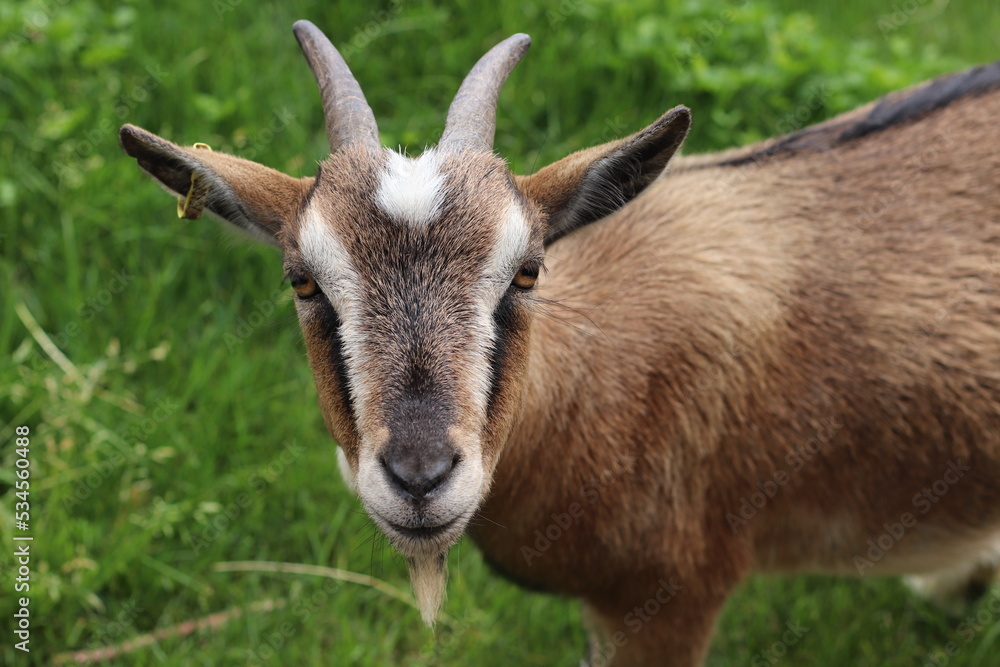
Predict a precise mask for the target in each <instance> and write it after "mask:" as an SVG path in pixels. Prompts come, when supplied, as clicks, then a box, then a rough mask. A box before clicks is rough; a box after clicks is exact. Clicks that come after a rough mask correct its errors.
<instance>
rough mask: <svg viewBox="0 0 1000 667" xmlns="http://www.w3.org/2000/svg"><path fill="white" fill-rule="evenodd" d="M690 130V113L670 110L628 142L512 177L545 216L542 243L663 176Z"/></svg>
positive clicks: (608, 209)
mask: <svg viewBox="0 0 1000 667" xmlns="http://www.w3.org/2000/svg"><path fill="white" fill-rule="evenodd" d="M690 127H691V111H690V110H689V109H688V108H687V107H683V106H678V107H674V108H673V109H671V110H670V111H668V112H667V113H665V114H663V116H661V117H660V118H659V119H658V120H657V121H656V122H655V123H653V124H652V125H650V126H649V127H647V128H646V129H644V130H641V131H639V132H636V133H635V134H633V135H632V136H630V137H626V138H624V139H618V140H617V141H612V142H610V143H606V144H602V145H600V146H595V147H593V148H588V149H586V150H582V151H580V152H578V153H574V154H573V155H570V156H569V157H566V158H563V159H562V160H560V161H559V162H554V163H553V164H550V165H549V166H547V167H545V168H544V169H541V170H540V171H538V172H537V173H535V174H532V175H531V176H521V177H518V178H517V182H518V185H519V186H520V187H521V190H522V191H523V192H524V193H525V194H526V195H527V196H528V198H529V199H532V200H534V201H535V202H537V203H538V204H540V205H541V207H542V208H543V209H544V210H545V211H546V212H547V213H548V216H549V218H548V229H547V231H546V233H545V244H546V245H549V244H550V243H552V242H554V241H556V240H557V239H560V238H562V237H563V236H566V235H567V234H569V233H571V232H573V231H574V230H576V229H579V228H580V227H583V226H584V225H587V224H590V223H591V222H594V221H595V220H600V219H601V218H603V217H605V216H607V215H610V214H612V213H614V212H615V211H617V210H618V209H620V208H621V207H623V206H625V204H627V203H629V202H630V201H632V199H633V198H635V197H636V195H638V194H639V193H640V192H642V191H643V190H645V189H646V187H647V186H648V185H649V184H650V183H652V182H653V181H655V180H656V178H657V177H658V176H659V175H660V174H662V173H663V170H664V169H665V168H666V166H667V163H668V162H669V161H670V158H672V157H673V155H674V153H676V152H677V149H678V148H680V146H681V144H682V143H683V142H684V138H685V137H686V136H687V133H688V129H689V128H690Z"/></svg>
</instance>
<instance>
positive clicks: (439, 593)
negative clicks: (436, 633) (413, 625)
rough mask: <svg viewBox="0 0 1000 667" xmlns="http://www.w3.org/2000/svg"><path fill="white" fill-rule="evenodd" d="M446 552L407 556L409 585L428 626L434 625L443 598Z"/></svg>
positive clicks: (445, 579)
mask: <svg viewBox="0 0 1000 667" xmlns="http://www.w3.org/2000/svg"><path fill="white" fill-rule="evenodd" d="M446 557H447V553H443V554H438V555H434V556H417V557H415V558H407V559H406V560H407V563H408V564H409V566H410V585H411V586H412V587H413V596H414V597H415V598H416V599H417V608H418V609H419V610H420V617H421V618H423V619H424V623H426V624H427V626H428V627H434V621H435V620H436V619H437V614H438V610H440V609H441V603H442V601H443V600H444V592H445V584H446V583H447V578H448V577H447V569H446V567H445V565H446V561H445V558H446Z"/></svg>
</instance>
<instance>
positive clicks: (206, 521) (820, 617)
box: [0, 0, 1000, 667]
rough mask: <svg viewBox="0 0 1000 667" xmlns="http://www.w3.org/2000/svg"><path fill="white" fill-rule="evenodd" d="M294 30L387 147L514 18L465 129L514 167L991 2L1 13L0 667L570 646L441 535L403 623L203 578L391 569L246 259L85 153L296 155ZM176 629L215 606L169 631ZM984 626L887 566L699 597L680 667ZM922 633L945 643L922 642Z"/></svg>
mask: <svg viewBox="0 0 1000 667" xmlns="http://www.w3.org/2000/svg"><path fill="white" fill-rule="evenodd" d="M299 18H309V19H311V20H312V21H313V22H315V23H316V24H317V25H319V26H320V27H321V28H323V29H324V30H325V31H326V32H327V34H329V35H330V37H331V39H332V40H333V41H334V43H335V44H337V45H338V46H340V47H341V49H342V51H343V52H344V54H345V57H346V58H347V60H348V62H349V64H350V65H351V67H352V69H353V71H354V73H355V75H356V76H357V78H358V79H359V81H360V82H361V85H362V86H363V88H364V90H365V92H366V94H367V96H368V100H369V102H370V103H371V105H372V107H373V109H374V111H375V114H376V116H377V118H378V122H379V128H380V130H381V132H382V138H383V141H384V143H385V144H386V145H390V146H395V145H398V144H401V145H406V146H409V147H410V149H411V152H413V151H419V149H420V148H421V147H422V146H424V145H426V144H433V143H435V142H436V141H437V138H438V136H439V134H440V131H441V129H442V126H443V119H444V113H445V110H446V109H447V105H448V103H449V102H450V100H451V97H452V95H453V94H454V92H455V90H456V88H457V86H458V83H459V82H460V80H461V78H462V77H463V76H464V75H465V73H466V72H467V71H468V69H469V68H470V67H471V66H472V64H473V63H474V62H475V60H476V59H477V58H478V57H479V56H480V55H481V54H482V53H483V52H485V50H486V49H488V48H489V47H490V46H492V45H493V44H494V43H496V42H497V41H499V40H500V39H502V38H503V37H506V36H508V35H509V34H511V33H514V32H518V31H523V32H528V33H530V34H531V35H532V37H533V39H534V45H533V46H532V49H531V51H529V53H528V55H527V56H526V58H525V60H524V61H523V62H522V64H521V65H520V66H519V67H518V68H517V69H516V70H515V72H514V74H513V75H512V77H511V79H510V82H509V83H508V85H507V87H506V88H505V90H504V93H503V95H502V97H501V101H500V107H499V113H498V132H497V140H496V146H497V149H498V151H499V152H500V153H501V154H503V155H504V156H506V157H508V159H509V160H510V162H511V165H512V167H513V168H514V169H515V170H516V171H519V172H522V173H526V172H530V171H532V170H534V169H536V168H538V167H540V166H542V165H544V164H547V163H548V162H550V161H553V160H555V159H558V158H559V157H561V156H563V155H565V154H567V153H568V152H571V151H573V150H576V149H579V148H582V147H586V146H589V145H592V144H594V143H598V142H600V141H604V140H607V139H610V138H612V137H615V136H620V135H623V134H627V133H630V132H632V131H635V130H636V129H638V128H640V127H642V126H644V125H645V124H646V123H648V122H650V121H651V120H653V119H655V118H656V117H657V116H658V115H659V114H660V113H662V111H664V110H665V109H667V108H669V107H671V106H673V105H675V104H679V103H684V104H687V105H688V106H690V107H691V108H692V110H693V114H694V122H695V125H694V130H693V133H692V136H691V138H690V140H689V142H688V144H687V146H686V151H687V152H694V151H705V150H714V149H721V148H725V147H727V146H731V145H735V144H739V143H745V142H747V141H751V140H755V139H759V138H763V137H766V136H770V135H773V134H777V133H779V132H780V131H781V130H786V131H787V130H790V129H795V127H798V126H801V125H803V124H808V123H812V122H815V121H819V120H822V119H824V118H827V117H829V116H830V115H833V114H835V113H837V112H839V111H843V110H846V109H849V108H852V107H854V106H856V105H858V104H860V103H862V102H866V101H868V100H870V99H873V98H875V97H877V96H879V95H881V94H883V93H886V92H889V91H890V90H894V89H897V88H900V87H903V86H906V85H909V84H912V83H916V82H918V81H921V80H923V79H926V78H928V77H931V76H934V75H937V74H941V73H945V72H948V71H953V70H956V69H960V68H963V67H966V66H969V65H972V64H976V63H982V62H989V61H992V60H995V59H997V58H998V57H1000V9H998V6H997V4H996V3H994V2H986V1H982V2H977V1H973V0H970V1H967V2H958V1H957V0H952V1H951V2H948V1H947V0H943V1H942V0H906V1H889V0H886V1H885V2H878V1H876V2H864V1H861V0H847V1H845V2H839V3H826V4H824V5H818V4H812V3H809V4H807V3H804V2H802V3H798V2H792V1H790V0H751V1H748V2H733V3H708V2H690V1H680V0H670V1H665V2H653V1H641V2H640V1H635V2H628V3H624V2H612V1H610V0H565V1H564V2H562V3H551V4H543V3H538V2H523V3H495V2H494V3H475V2H471V1H470V2H459V3H446V2H430V3H418V2H405V1H404V2H399V3H382V4H372V5H366V4H364V3H346V2H340V3H334V2H322V3H311V2H283V3H274V4H270V3H254V2H250V1H249V0H209V1H207V2H195V1H193V0H178V1H177V2H173V3H169V4H163V5H160V6H158V7H157V8H155V9H154V8H153V5H152V4H149V3H140V2H97V1H95V0H73V1H72V2H67V1H61V0H49V1H34V0H29V1H26V2H14V3H3V4H2V5H0V36H2V41H0V165H2V166H0V215H2V218H0V281H2V289H0V359H2V360H3V361H2V363H0V554H2V555H0V565H2V574H0V638H2V639H0V663H2V664H6V665H14V664H38V665H51V664H54V663H56V662H60V661H64V660H65V659H66V656H65V655H64V654H65V653H66V652H68V651H77V650H95V649H101V648H108V647H115V646H119V645H121V644H122V643H123V642H126V641H129V640H136V639H137V638H140V639H141V638H149V637H151V636H152V635H153V633H157V632H158V633H159V635H156V636H157V639H156V640H155V641H153V642H151V643H150V644H149V645H148V646H145V647H144V648H141V649H138V650H135V651H133V652H131V653H129V654H127V655H125V656H120V657H118V658H117V659H115V660H114V662H115V663H116V664H127V665H154V664H156V665H159V664H168V665H238V664H250V665H313V664H334V665H397V664H398V665H431V664H444V665H575V664H577V661H578V659H579V657H580V656H581V654H582V651H583V647H584V634H583V631H582V630H581V628H580V625H579V609H578V606H577V605H576V603H574V602H572V601H568V600H564V599H559V598H555V597H550V596H543V595H535V594H529V593H525V592H523V591H520V590H518V589H517V588H515V587H513V586H512V585H510V584H508V583H506V582H505V581H503V580H501V579H499V578H498V577H496V576H495V575H493V574H491V573H490V572H489V570H488V569H487V568H486V567H485V566H484V564H483V562H482V560H481V558H480V556H479V555H478V553H477V552H476V550H475V549H474V547H473V546H472V545H471V543H468V542H466V541H463V542H462V543H460V545H459V546H458V547H457V548H455V549H453V551H452V553H451V563H450V572H451V580H450V586H449V598H448V601H447V604H446V606H445V612H446V614H447V617H446V618H444V619H443V620H442V621H441V622H440V623H439V625H438V628H437V631H436V635H434V634H432V633H431V632H430V631H428V630H427V629H425V628H424V627H423V626H422V624H421V623H420V620H419V615H418V614H417V612H416V611H415V610H414V609H413V608H412V606H410V605H408V604H407V603H406V602H405V601H403V600H400V599H398V598H397V597H394V596H393V595H392V594H391V591H390V592H387V591H386V590H385V589H379V588H373V587H371V586H368V585H362V584H358V583H352V582H350V581H345V580H344V579H343V578H340V579H331V578H324V577H320V576H316V575H308V574H291V573H266V572H222V571H218V569H217V567H216V564H217V563H220V562H226V561H246V560H260V561H277V562H291V563H301V564H309V565H320V566H327V567H332V568H340V569H343V570H345V571H349V572H353V573H358V574H361V575H365V576H367V575H372V576H375V577H378V578H379V579H381V580H384V581H385V582H387V583H388V584H389V585H391V586H393V587H395V588H398V589H402V590H404V591H405V590H406V589H407V586H408V584H407V580H406V574H405V567H404V565H403V563H402V562H401V560H400V558H399V557H398V556H396V555H395V554H394V553H393V552H392V551H391V549H390V548H389V547H388V546H387V545H386V544H385V541H384V539H382V538H381V537H380V536H379V535H378V534H377V533H376V532H375V530H374V529H373V528H372V526H371V524H370V523H369V521H368V520H367V518H366V517H365V516H364V514H363V513H362V511H361V509H360V506H359V504H358V502H357V501H356V500H355V499H354V498H353V497H352V496H351V494H350V493H349V492H348V491H347V490H346V489H345V487H344V486H343V484H342V482H341V480H340V477H339V474H338V472H337V470H336V462H335V458H334V456H333V453H334V445H333V443H332V442H331V441H330V440H329V437H328V436H327V434H326V431H325V428H324V426H323V422H322V419H321V417H320V414H319V410H318V408H317V406H316V402H315V392H314V388H313V386H312V379H311V376H310V374H309V371H308V368H307V365H306V361H305V357H304V348H303V344H302V342H301V339H300V337H299V336H298V334H297V325H296V324H295V321H294V312H293V307H292V303H291V300H290V298H289V293H288V290H286V289H282V288H281V286H280V282H281V264H280V260H279V257H278V255H277V253H276V252H274V251H272V250H268V249H264V248H259V247H257V246H252V245H249V244H248V243H245V242H243V241H241V240H234V237H233V236H231V235H229V234H227V233H224V232H222V231H220V229H218V228H217V225H215V224H213V223H212V222H211V221H210V220H208V219H207V218H206V219H203V220H200V221H179V220H177V219H176V216H175V213H174V202H173V201H172V200H171V199H170V198H169V197H167V196H165V195H164V194H163V193H162V192H161V191H160V190H159V189H158V188H157V187H156V186H155V185H153V184H152V183H151V182H150V181H149V180H148V179H147V178H146V177H144V176H143V175H141V174H140V173H139V171H138V170H137V169H136V167H135V165H134V163H133V162H132V161H131V160H129V159H127V158H125V157H124V156H123V155H122V154H121V152H120V150H119V148H118V144H117V128H118V126H119V125H121V124H122V123H123V122H130V123H135V124H138V125H140V126H142V127H145V128H147V129H149V130H151V131H153V132H157V133H159V134H161V135H163V136H165V137H168V138H170V139H173V140H174V141H177V142H178V143H182V144H190V143H193V142H196V141H202V142H206V143H208V144H210V145H211V146H212V147H213V148H215V149H216V150H225V151H229V152H233V153H236V154H239V155H243V156H244V157H250V158H253V159H256V160H258V161H260V162H263V163H265V164H268V165H270V166H272V167H275V168H278V169H281V170H283V171H285V172H287V173H290V174H293V175H305V174H311V173H313V172H314V166H315V163H316V162H317V161H318V160H320V159H322V158H323V157H324V155H325V150H326V148H325V147H326V141H325V138H324V136H323V133H322V127H323V121H322V114H321V110H320V106H319V99H318V93H317V91H316V89H315V84H314V82H313V80H312V77H311V75H310V73H309V71H308V69H307V67H306V65H305V64H304V61H303V59H302V56H301V55H300V53H299V50H298V47H297V45H296V43H295V40H294V39H293V37H292V34H291V24H292V22H293V21H294V20H296V19H299ZM20 424H26V425H28V426H30V428H31V430H32V445H31V461H32V467H31V471H32V478H31V483H32V486H31V530H30V534H32V535H33V536H34V538H35V539H34V542H33V543H32V561H31V568H32V575H31V576H32V579H31V591H30V597H31V603H30V610H31V614H32V616H31V618H32V635H31V648H32V651H31V653H30V654H27V655H25V654H23V653H20V652H18V651H15V650H14V649H13V647H12V645H13V643H14V637H13V634H12V632H11V631H12V630H13V620H12V616H11V615H12V613H13V610H14V604H15V602H14V598H15V597H16V596H15V594H14V592H13V591H14V581H13V577H12V571H13V559H12V558H11V553H12V552H13V547H12V546H11V545H13V541H12V535H13V534H14V533H15V530H14V518H13V509H14V503H15V500H16V499H15V497H14V492H13V490H12V489H11V488H10V485H11V484H12V483H13V481H14V458H15V453H14V447H13V443H14V432H13V429H14V427H15V426H17V425H20ZM994 606H996V605H994ZM241 609H242V610H244V613H242V615H238V614H237V613H236V612H237V610H241ZM212 614H221V616H210V615H212ZM968 614H971V615H972V616H973V618H974V619H975V618H976V617H977V615H978V620H974V621H973V623H974V625H973V626H972V627H974V628H976V630H975V631H974V632H972V633H971V637H970V636H969V635H970V633H968V632H966V631H965V630H967V629H968V628H969V626H968V625H967V621H965V620H963V619H965V616H966V615H968ZM205 617H210V618H214V619H217V620H218V622H217V623H215V624H214V625H212V626H211V627H206V626H207V625H208V623H207V622H206V623H202V624H200V625H198V627H196V628H195V629H194V631H193V632H189V633H187V634H182V633H180V632H179V631H178V630H191V629H192V628H191V627H190V624H189V626H188V627H184V626H180V628H178V624H184V623H185V622H190V621H194V620H197V619H203V618H205ZM788 622H793V623H797V624H799V625H801V626H804V627H806V628H808V632H806V633H805V634H804V636H802V638H801V639H800V640H798V641H797V642H796V643H795V644H794V645H786V644H782V643H781V636H782V633H783V632H784V631H785V627H786V623H788ZM963 623H966V625H964V626H963V625H962V624H963ZM998 634H1000V622H997V618H996V614H995V613H994V612H993V611H991V609H990V608H989V606H988V605H986V603H985V602H984V603H981V604H979V605H976V606H973V607H970V608H969V609H968V610H967V611H966V612H965V614H963V615H961V616H958V617H952V616H947V615H944V614H942V613H941V612H939V611H937V610H935V609H933V608H931V607H930V606H928V605H927V604H925V603H924V602H922V601H920V600H917V599H915V598H914V597H912V596H911V595H910V594H909V593H908V592H907V590H906V589H905V588H904V587H903V586H902V585H901V584H900V583H899V582H898V581H895V580H874V579H870V578H865V579H861V580H842V579H833V578H827V577H814V576H810V577H794V578H792V577H789V578H772V577H767V578H764V577H757V578H754V579H752V580H751V581H750V582H748V584H747V585H746V586H745V587H744V588H742V589H741V591H740V592H739V594H738V595H737V596H735V597H734V598H733V599H732V601H731V602H730V604H729V605H728V607H727V609H726V612H725V614H724V616H723V617H722V619H721V620H720V623H719V631H718V634H717V636H716V638H715V640H714V643H713V646H712V651H711V655H710V659H709V664H711V665H747V664H750V665H769V664H777V663H782V664H788V665H868V666H876V665H925V664H938V665H942V664H948V665H980V666H984V667H985V666H992V665H996V664H998V659H997V654H998V652H1000V638H998ZM948 642H955V646H956V647H957V651H958V653H957V655H955V656H951V657H947V658H946V659H945V658H943V657H942V655H943V654H941V653H940V651H941V650H942V649H943V648H944V647H945V646H946V645H947V644H948ZM934 661H936V663H935V662H934Z"/></svg>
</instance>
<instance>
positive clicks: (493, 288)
mask: <svg viewBox="0 0 1000 667" xmlns="http://www.w3.org/2000/svg"><path fill="white" fill-rule="evenodd" d="M530 240H531V226H530V225H529V224H528V219H527V216H525V214H524V211H523V210H522V208H521V205H520V204H519V203H517V202H516V201H515V202H511V203H510V206H509V208H508V209H507V213H506V215H504V216H503V217H502V218H501V219H500V223H499V225H498V226H497V229H496V237H495V240H494V242H493V243H494V245H493V252H492V253H491V255H490V259H489V262H488V264H487V265H486V266H485V267H484V269H483V273H482V278H481V280H480V283H479V303H478V304H477V307H476V319H475V333H474V334H473V340H474V341H475V344H476V350H475V353H474V355H473V357H472V358H471V359H469V362H468V365H467V366H466V367H467V368H468V369H469V375H468V378H469V381H470V382H471V384H472V385H473V391H472V394H473V399H472V400H473V401H474V405H476V407H477V409H478V410H479V411H480V413H481V416H482V418H484V419H485V417H486V408H487V404H488V403H489V395H490V377H491V372H490V365H489V358H490V351H491V349H492V347H493V344H494V342H495V340H496V331H495V329H494V326H493V312H494V311H495V310H496V307H497V304H499V303H500V299H501V298H502V297H503V295H504V292H506V291H507V288H508V286H509V285H510V280H511V278H512V277H513V275H514V272H515V271H517V269H518V268H519V266H518V265H519V264H520V262H521V261H522V260H523V259H524V255H525V253H526V252H527V250H528V245H529V241H530Z"/></svg>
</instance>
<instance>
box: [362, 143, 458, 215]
mask: <svg viewBox="0 0 1000 667" xmlns="http://www.w3.org/2000/svg"><path fill="white" fill-rule="evenodd" d="M388 154H389V159H388V160H387V161H386V165H385V170H384V171H383V172H382V174H381V176H380V178H379V184H378V193H377V194H376V201H378V203H379V206H381V207H382V210H383V211H385V212H386V213H387V214H388V215H389V217H391V218H392V219H394V220H398V221H400V222H403V223H406V224H410V225H427V224H430V223H431V222H432V221H433V220H435V219H436V218H437V217H438V215H440V213H441V205H442V203H443V201H444V175H443V174H442V173H441V160H440V158H439V156H438V154H437V152H435V151H434V149H431V150H429V151H427V152H426V153H424V154H423V155H421V156H420V157H418V158H408V157H406V156H403V155H400V154H399V153H397V152H395V151H388Z"/></svg>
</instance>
